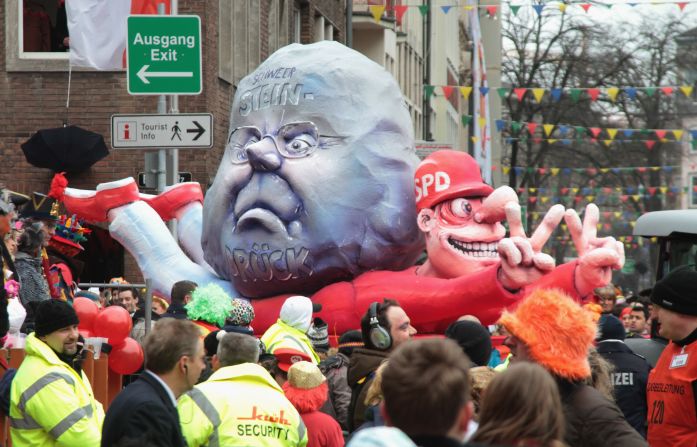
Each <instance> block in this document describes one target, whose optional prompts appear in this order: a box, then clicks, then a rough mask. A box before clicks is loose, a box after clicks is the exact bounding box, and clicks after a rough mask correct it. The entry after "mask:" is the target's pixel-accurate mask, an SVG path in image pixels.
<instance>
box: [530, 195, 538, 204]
mask: <svg viewBox="0 0 697 447" xmlns="http://www.w3.org/2000/svg"><path fill="white" fill-rule="evenodd" d="M528 202H530V203H535V202H537V196H531V197H528Z"/></svg>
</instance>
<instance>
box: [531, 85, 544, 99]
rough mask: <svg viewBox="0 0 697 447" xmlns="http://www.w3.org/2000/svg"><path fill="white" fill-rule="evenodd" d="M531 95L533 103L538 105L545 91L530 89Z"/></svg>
mask: <svg viewBox="0 0 697 447" xmlns="http://www.w3.org/2000/svg"><path fill="white" fill-rule="evenodd" d="M532 94H533V96H534V97H535V101H537V102H538V103H540V102H541V101H542V97H543V96H544V95H545V89H543V88H534V89H532Z"/></svg>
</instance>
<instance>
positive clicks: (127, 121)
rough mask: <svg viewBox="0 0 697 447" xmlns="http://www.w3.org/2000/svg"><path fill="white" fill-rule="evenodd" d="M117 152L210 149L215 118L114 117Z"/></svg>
mask: <svg viewBox="0 0 697 447" xmlns="http://www.w3.org/2000/svg"><path fill="white" fill-rule="evenodd" d="M111 146H112V147H113V148H114V149H142V148H157V149H165V148H180V149H184V148H189V149H191V148H209V147H211V146H213V115H211V114H210V113H193V114H189V115H111Z"/></svg>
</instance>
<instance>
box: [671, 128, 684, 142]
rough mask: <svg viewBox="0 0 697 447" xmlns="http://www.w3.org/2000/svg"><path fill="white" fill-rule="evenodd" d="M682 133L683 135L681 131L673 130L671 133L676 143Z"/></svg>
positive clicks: (680, 138)
mask: <svg viewBox="0 0 697 447" xmlns="http://www.w3.org/2000/svg"><path fill="white" fill-rule="evenodd" d="M682 133H683V131H682V130H680V129H675V130H674V131H673V135H674V136H675V139H676V140H678V141H680V140H682Z"/></svg>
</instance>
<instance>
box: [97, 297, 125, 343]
mask: <svg viewBox="0 0 697 447" xmlns="http://www.w3.org/2000/svg"><path fill="white" fill-rule="evenodd" d="M132 326H133V321H132V320H131V315H130V314H129V313H128V311H127V310H126V309H124V308H123V307H121V306H109V307H107V308H106V309H103V310H102V311H101V312H99V315H97V318H96V319H95V320H94V330H93V331H92V332H93V333H94V336H95V337H106V338H108V339H109V341H108V343H109V344H110V345H111V346H119V345H120V344H121V343H123V340H124V339H125V338H126V337H128V336H129V335H130V333H131V328H132Z"/></svg>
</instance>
